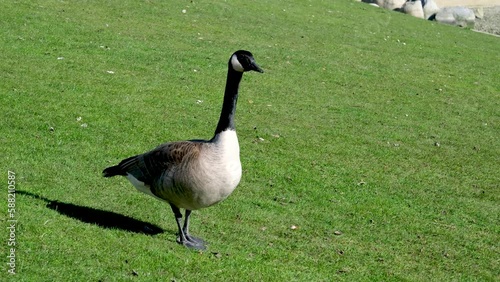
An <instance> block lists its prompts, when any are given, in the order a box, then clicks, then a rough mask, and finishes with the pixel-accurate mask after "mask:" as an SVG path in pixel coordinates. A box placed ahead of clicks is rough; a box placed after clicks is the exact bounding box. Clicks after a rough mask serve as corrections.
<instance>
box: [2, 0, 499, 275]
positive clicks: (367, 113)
mask: <svg viewBox="0 0 500 282" xmlns="http://www.w3.org/2000/svg"><path fill="white" fill-rule="evenodd" d="M0 10H1V11H2V17H0V27H1V28H0V35H1V38H2V41H1V42H0V50H1V53H0V93H1V94H0V110H1V114H2V118H1V124H2V126H0V142H1V148H2V153H1V158H2V159H1V169H2V175H3V177H4V180H3V183H4V184H3V187H4V188H3V190H2V191H3V193H4V194H3V196H2V199H4V200H3V202H4V204H3V207H2V208H1V209H0V210H1V212H0V215H1V224H2V228H1V230H3V231H2V232H0V235H1V237H2V242H3V243H2V244H1V245H2V248H1V250H2V253H1V255H2V258H3V262H2V266H3V267H2V273H1V274H0V280H2V281H337V280H345V281H401V280H403V281H498V279H499V278H500V265H499V261H500V256H499V249H498V246H499V245H498V242H499V241H500V236H499V234H500V224H499V215H500V208H499V207H500V189H499V187H500V186H499V183H500V176H499V171H500V65H499V64H498V62H500V41H499V40H500V39H499V38H497V37H493V36H488V35H485V34H479V33H475V32H473V31H471V30H467V29H460V28H456V27H452V26H447V25H441V24H437V23H433V22H428V21H424V20H419V19H416V18H412V17H410V16H406V15H403V14H399V13H395V12H390V11H386V10H382V9H377V8H374V7H371V6H369V5H366V4H363V3H356V2H354V1H350V0H344V1H340V0H339V1H321V0H317V1H299V0H294V1H264V2H256V1H227V2H226V1H224V2H222V1H211V2H210V3H208V2H204V1H129V0H126V1H51V0H49V1H2V2H1V3H0ZM238 49H247V50H249V51H251V52H252V53H253V54H254V56H255V58H256V61H257V63H258V64H259V65H260V66H261V67H262V68H263V69H264V70H265V71H266V72H265V73H264V74H262V75H261V74H257V73H248V74H246V75H245V76H244V78H243V82H242V85H241V88H240V99H239V103H238V110H237V116H236V123H237V129H238V135H239V141H240V147H241V159H242V165H243V178H242V181H241V183H240V185H239V187H238V188H237V189H236V191H235V192H234V193H233V194H232V195H231V196H230V197H229V198H228V199H227V200H226V201H224V202H222V203H220V204H219V205H216V206H213V207H211V208H208V209H204V210H200V211H195V212H194V213H193V217H192V224H191V231H192V233H193V234H194V235H199V236H200V237H202V238H204V239H206V240H207V241H208V242H209V243H210V245H209V248H208V250H207V251H204V252H194V251H191V250H188V249H186V248H184V247H182V246H180V245H178V244H177V243H176V242H175V237H176V235H175V233H176V231H177V227H176V225H175V222H174V218H173V214H172V212H171V211H170V207H169V206H168V205H167V204H165V203H163V202H160V201H157V200H155V199H153V198H151V197H148V196H146V195H144V194H141V193H138V192H137V191H136V190H135V188H133V186H132V185H130V184H129V183H128V182H127V180H126V179H124V178H113V179H104V178H103V177H102V176H101V171H102V169H104V168H105V167H107V166H109V165H112V164H116V163H117V162H118V161H120V160H121V159H123V158H125V157H128V156H131V155H134V154H138V153H142V152H145V151H147V150H149V149H152V148H154V147H155V146H157V145H159V144H160V143H162V142H165V141H175V140H185V139H193V138H204V139H207V138H210V137H212V134H213V131H214V129H215V126H216V123H217V119H218V116H219V110H220V107H221V102H222V94H223V91H224V84H225V78H226V70H227V60H228V58H229V56H230V55H231V53H232V52H234V51H236V50H238ZM9 171H11V172H13V173H15V174H11V177H10V178H11V179H10V180H14V181H15V184H13V185H14V186H15V189H16V194H15V195H16V196H15V203H14V204H15V212H14V211H10V212H9V208H11V207H13V203H12V200H11V203H9V202H8V199H9V198H8V194H9V190H8V187H9V186H8V181H9ZM11 187H13V186H11ZM11 194H12V193H11ZM11 197H12V196H11ZM9 204H10V207H9ZM13 219H14V220H17V222H15V224H14V225H15V229H13V228H10V227H11V224H12V221H11V220H13ZM12 238H14V239H13V240H11V239H12ZM9 240H10V241H9ZM11 242H14V243H15V246H10V245H9V244H11ZM12 255H14V256H15V272H16V274H15V275H13V274H9V273H8V271H9V270H11V269H12V267H11V266H10V265H9V264H8V262H9V261H10V258H8V256H12ZM7 279H8V280H7Z"/></svg>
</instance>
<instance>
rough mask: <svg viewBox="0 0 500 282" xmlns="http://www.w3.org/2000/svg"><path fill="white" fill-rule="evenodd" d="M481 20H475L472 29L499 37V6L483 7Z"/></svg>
mask: <svg viewBox="0 0 500 282" xmlns="http://www.w3.org/2000/svg"><path fill="white" fill-rule="evenodd" d="M483 10H484V16H483V18H482V19H476V23H475V25H474V29H475V30H477V31H482V32H487V33H491V34H494V35H497V36H500V6H495V7H484V8H483Z"/></svg>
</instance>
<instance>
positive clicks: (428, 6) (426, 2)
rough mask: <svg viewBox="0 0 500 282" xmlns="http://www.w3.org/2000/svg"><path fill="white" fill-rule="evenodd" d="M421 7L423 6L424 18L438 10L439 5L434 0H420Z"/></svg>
mask: <svg viewBox="0 0 500 282" xmlns="http://www.w3.org/2000/svg"><path fill="white" fill-rule="evenodd" d="M422 7H423V8H424V18H425V19H426V20H428V19H429V18H430V17H432V16H433V15H435V14H436V13H437V12H439V7H438V5H437V4H436V1H434V0H422Z"/></svg>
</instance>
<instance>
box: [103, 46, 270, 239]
mask: <svg viewBox="0 0 500 282" xmlns="http://www.w3.org/2000/svg"><path fill="white" fill-rule="evenodd" d="M246 71H257V72H261V73H262V72H264V71H263V70H262V69H261V68H260V67H259V66H258V65H257V64H256V63H255V59H254V58H253V56H252V53H250V52H248V51H244V50H239V51H236V52H235V53H233V54H232V55H231V57H230V58H229V62H228V72H227V81H226V89H225V92H224V101H223V103H222V110H221V113H220V118H219V123H218V124H217V127H216V129H215V133H214V136H213V137H212V139H210V140H188V141H179V142H170V143H165V144H162V145H160V146H158V147H157V148H156V149H154V150H152V151H149V152H146V153H144V154H141V155H137V156H133V157H130V158H127V159H124V160H123V161H121V162H120V163H119V164H118V165H116V166H111V167H108V168H106V169H104V171H103V176H104V177H112V176H115V175H122V176H125V177H127V179H128V180H129V181H130V182H131V183H132V184H133V185H134V186H135V187H136V188H137V189H138V190H139V191H141V192H144V193H146V194H148V195H150V196H153V197H155V198H157V199H160V200H163V201H166V202H168V203H169V204H170V207H171V208H172V211H173V212H174V215H175V221H176V223H177V228H178V229H179V237H178V238H177V242H178V243H179V244H182V245H184V246H186V247H189V248H193V249H205V242H204V241H203V240H202V239H199V238H196V237H193V236H191V234H189V216H190V215H191V211H192V210H197V209H201V208H206V207H209V206H211V205H214V204H217V203H218V202H220V201H222V200H224V199H225V198H226V197H227V196H229V194H231V193H232V192H233V190H234V189H235V188H236V186H237V185H238V183H239V182H240V178H241V163H240V148H239V144H238V137H237V136H236V129H235V124H234V114H235V112H236V102H237V100H238V88H239V85H240V81H241V78H242V77H243V73H244V72H246ZM180 209H185V210H186V213H185V220H184V224H182V222H181V221H182V214H181V212H180Z"/></svg>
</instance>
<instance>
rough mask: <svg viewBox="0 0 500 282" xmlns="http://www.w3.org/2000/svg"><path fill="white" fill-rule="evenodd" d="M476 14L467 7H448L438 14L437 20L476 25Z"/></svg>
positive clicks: (462, 25)
mask: <svg viewBox="0 0 500 282" xmlns="http://www.w3.org/2000/svg"><path fill="white" fill-rule="evenodd" d="M475 19H476V15H475V14H474V11H473V10H471V9H469V8H466V7H446V8H443V9H441V10H439V12H438V13H437V14H436V21H438V22H440V23H445V24H451V25H458V26H461V27H474V21H475Z"/></svg>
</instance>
